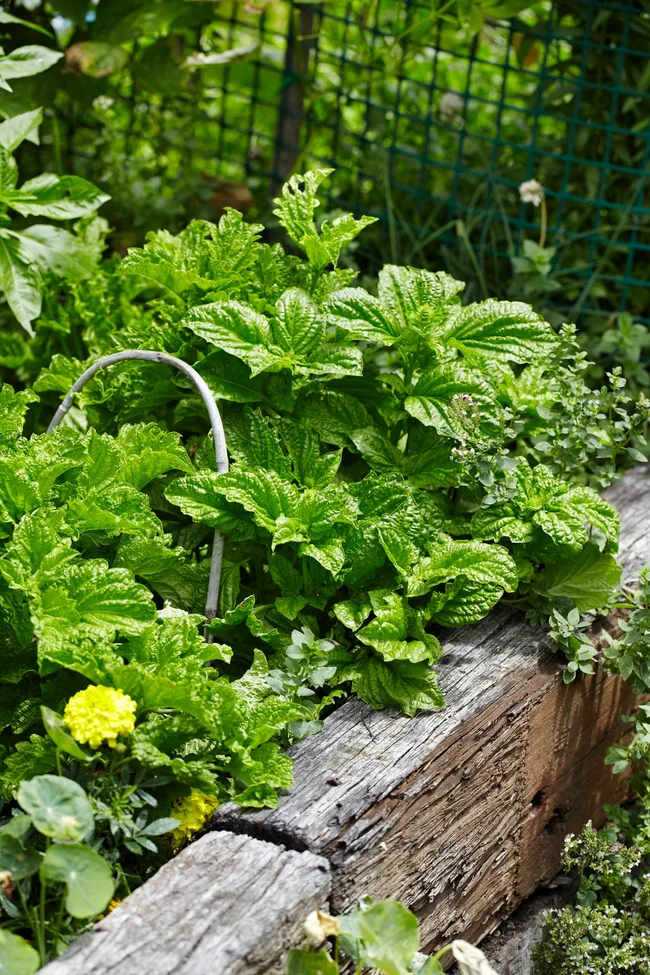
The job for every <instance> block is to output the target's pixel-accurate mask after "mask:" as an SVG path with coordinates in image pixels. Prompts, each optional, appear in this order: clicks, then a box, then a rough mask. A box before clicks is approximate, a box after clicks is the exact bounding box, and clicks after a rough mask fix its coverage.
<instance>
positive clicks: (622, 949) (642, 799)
mask: <svg viewBox="0 0 650 975" xmlns="http://www.w3.org/2000/svg"><path fill="white" fill-rule="evenodd" d="M618 605H619V612H620V613H621V617H620V619H619V620H618V625H619V629H620V635H619V636H617V637H612V636H608V635H607V632H606V631H605V638H604V647H603V648H602V650H601V651H600V653H599V659H600V661H601V663H602V665H603V666H605V667H606V668H607V669H608V670H609V671H610V672H611V673H613V674H620V675H621V676H622V677H623V678H624V679H625V680H627V681H629V682H630V684H631V687H632V689H633V690H634V691H636V692H638V693H641V694H644V695H647V693H648V691H649V690H650V669H649V668H650V573H649V571H648V570H647V569H646V570H645V571H643V572H642V573H641V577H640V585H639V587H638V590H637V591H636V592H626V593H623V594H622V596H621V599H620V601H619V604H618ZM590 647H591V649H592V650H593V649H594V648H593V646H591V644H590ZM624 720H626V721H627V722H628V724H630V725H631V730H632V732H633V734H632V738H631V740H630V741H629V742H628V743H627V744H624V745H614V746H612V747H611V748H610V749H609V751H608V753H607V757H606V762H607V764H608V765H611V766H612V769H613V771H614V773H616V774H622V773H631V776H630V784H631V793H632V795H633V796H634V797H635V802H634V804H632V805H631V806H630V807H628V808H619V807H613V806H606V807H605V812H606V814H607V819H608V822H607V825H606V826H605V828H604V829H602V830H600V831H597V830H595V829H594V828H593V827H592V825H591V824H588V825H587V827H586V828H585V830H584V831H583V833H582V834H581V835H580V836H578V837H575V836H569V837H567V841H566V846H565V852H564V867H565V869H566V870H567V871H574V872H577V874H578V876H579V879H580V884H579V889H578V893H577V898H576V903H575V905H573V904H572V905H569V906H567V907H565V908H564V909H563V910H554V911H551V912H550V914H549V915H548V916H547V919H546V930H545V938H544V941H543V942H542V943H541V944H540V945H538V946H537V947H536V948H535V949H534V957H535V961H536V968H535V972H536V975H630V973H631V975H643V973H645V972H646V971H647V968H648V957H650V706H649V705H648V704H641V705H640V706H639V708H638V710H637V712H636V714H635V715H634V716H631V717H628V718H624Z"/></svg>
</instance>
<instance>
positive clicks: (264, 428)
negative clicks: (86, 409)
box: [226, 408, 291, 481]
mask: <svg viewBox="0 0 650 975" xmlns="http://www.w3.org/2000/svg"><path fill="white" fill-rule="evenodd" d="M226 440H227V441H228V451H229V453H230V455H231V456H232V457H234V458H235V459H236V460H239V461H243V462H244V463H245V464H246V465H247V466H248V467H250V468H252V469H253V470H257V469H259V468H261V469H262V470H265V471H275V473H276V474H278V476H279V477H281V478H283V479H284V480H287V481H290V480H291V460H290V458H289V457H287V455H286V454H285V452H284V451H283V449H282V446H281V443H280V438H279V436H278V432H277V430H276V428H275V427H274V426H273V424H272V423H271V422H270V421H269V419H268V418H267V417H265V416H264V415H263V413H262V412H261V410H252V409H250V408H245V409H244V410H243V411H242V412H241V413H237V414H235V415H234V416H231V417H230V418H229V419H228V422H227V424H226Z"/></svg>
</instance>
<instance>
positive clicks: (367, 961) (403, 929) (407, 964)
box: [338, 900, 420, 975]
mask: <svg viewBox="0 0 650 975" xmlns="http://www.w3.org/2000/svg"><path fill="white" fill-rule="evenodd" d="M338 921H339V924H340V925H341V933H340V935H339V943H340V945H341V947H342V948H343V951H344V952H345V953H346V954H347V955H350V957H351V958H353V959H354V961H355V962H357V963H358V965H359V967H360V968H373V969H377V970H378V971H381V972H383V973H385V975H410V971H411V963H412V961H413V958H414V956H415V953H416V951H417V950H418V948H419V945H420V935H419V931H418V921H417V918H416V917H415V915H414V914H412V913H411V911H409V910H408V908H407V907H405V906H404V905H403V904H400V903H399V902H398V901H395V900H385V901H379V902H378V903H377V904H373V905H372V906H371V907H369V908H368V909H367V910H358V911H353V912H352V913H350V914H343V915H342V916H341V917H339V918H338Z"/></svg>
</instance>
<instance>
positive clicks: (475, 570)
mask: <svg viewBox="0 0 650 975" xmlns="http://www.w3.org/2000/svg"><path fill="white" fill-rule="evenodd" d="M429 552H430V555H429V556H428V558H423V559H421V560H420V561H419V562H418V563H417V565H416V566H415V568H414V569H413V571H412V573H411V575H410V576H409V578H408V581H407V592H408V594H409V596H422V595H424V594H425V593H427V592H429V591H430V590H431V589H432V587H433V586H437V585H439V584H440V583H441V582H448V581H449V580H450V579H457V578H458V577H459V576H463V577H464V578H465V579H466V580H467V581H468V582H478V583H492V584H493V585H495V586H499V587H501V588H502V589H505V590H506V591H507V592H514V591H515V589H516V588H517V586H518V584H519V576H518V574H517V566H516V565H515V562H514V559H513V558H512V556H511V555H510V553H509V552H508V550H507V549H505V548H503V547H502V546H501V545H488V544H486V543H484V542H468V541H449V542H442V543H438V544H436V545H431V546H430V547H429Z"/></svg>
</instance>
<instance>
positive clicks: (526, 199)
mask: <svg viewBox="0 0 650 975" xmlns="http://www.w3.org/2000/svg"><path fill="white" fill-rule="evenodd" d="M519 197H520V199H521V202H522V203H532V204H534V206H536V207H538V206H541V205H542V200H543V199H544V187H543V186H542V184H541V183H540V182H538V181H537V180H536V179H527V180H526V181H525V182H524V183H520V185H519Z"/></svg>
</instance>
